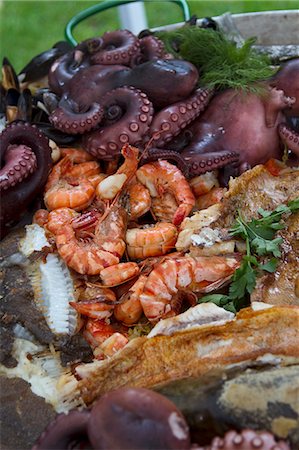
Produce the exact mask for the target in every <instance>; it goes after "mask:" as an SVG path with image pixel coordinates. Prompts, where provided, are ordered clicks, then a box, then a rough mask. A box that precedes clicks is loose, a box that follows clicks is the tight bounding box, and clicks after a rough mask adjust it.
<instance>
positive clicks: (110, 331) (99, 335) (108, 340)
mask: <svg viewBox="0 0 299 450" xmlns="http://www.w3.org/2000/svg"><path fill="white" fill-rule="evenodd" d="M83 336H84V338H85V339H86V340H87V342H88V343H89V345H90V346H91V348H92V349H93V353H94V356H95V358H96V359H103V358H104V357H105V356H106V357H107V356H108V357H109V356H112V355H113V354H114V353H115V352H117V351H118V350H120V349H121V348H123V347H124V346H125V345H126V344H127V343H128V338H127V337H126V336H124V335H123V334H122V333H119V332H117V331H115V330H114V328H113V327H112V325H110V324H108V323H107V322H105V321H104V320H95V319H91V318H90V319H88V320H87V322H86V325H85V330H84V331H83Z"/></svg>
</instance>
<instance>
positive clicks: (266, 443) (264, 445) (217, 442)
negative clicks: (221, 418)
mask: <svg viewBox="0 0 299 450" xmlns="http://www.w3.org/2000/svg"><path fill="white" fill-rule="evenodd" d="M212 449H213V450H218V449H219V450H220V449H221V450H234V449H235V450H237V449H240V450H241V449H244V450H245V449H247V450H251V449H252V450H254V449H259V450H274V449H275V450H290V446H289V445H288V444H287V443H286V442H285V441H279V442H277V441H276V440H275V438H274V436H273V434H271V433H269V432H267V431H262V432H258V431H255V430H250V429H245V430H242V431H241V432H240V433H238V432H237V431H234V430H230V431H228V432H226V433H225V435H224V437H223V438H220V437H215V438H214V439H213V440H212V442H211V445H209V446H206V447H197V450H212Z"/></svg>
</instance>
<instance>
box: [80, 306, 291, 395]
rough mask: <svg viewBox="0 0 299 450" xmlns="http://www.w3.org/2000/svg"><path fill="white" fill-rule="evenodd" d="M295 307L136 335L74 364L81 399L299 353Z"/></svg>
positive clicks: (246, 312) (248, 310)
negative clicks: (108, 353) (102, 355)
mask: <svg viewBox="0 0 299 450" xmlns="http://www.w3.org/2000/svg"><path fill="white" fill-rule="evenodd" d="M298 324H299V307H295V306H276V307H270V308H266V309H262V310H259V311H254V310H253V309H252V308H246V309H243V310H241V311H240V312H239V313H238V315H237V316H236V319H234V320H233V321H230V322H227V323H225V324H223V325H209V324H207V325H203V326H200V327H198V328H195V329H192V330H189V329H185V330H184V331H180V332H177V333H175V334H172V335H171V336H165V335H159V336H154V337H153V338H147V337H140V338H136V339H133V340H132V341H130V342H129V344H128V345H127V346H126V347H125V348H124V349H122V350H121V351H119V352H118V353H116V354H115V355H114V356H113V357H112V358H110V359H108V360H105V361H100V362H96V361H95V362H93V363H91V364H84V365H80V366H77V368H76V374H77V375H78V377H79V379H80V381H79V382H78V389H79V391H80V394H81V395H82V397H83V400H84V401H85V403H86V404H91V403H92V402H93V401H94V400H95V399H96V398H97V397H98V396H100V395H102V394H103V393H105V392H107V391H109V390H111V389H115V388H118V387H120V386H136V387H147V388H157V387H159V386H160V387H162V386H164V387H165V385H167V384H168V383H170V382H173V381H177V380H182V381H183V380H186V379H193V380H194V379H195V378H196V377H198V376H200V375H203V374H205V373H208V372H209V371H210V370H212V369H215V368H219V367H225V366H233V365H235V364H240V363H244V362H245V361H255V360H257V359H258V358H261V357H262V356H264V355H266V354H271V355H274V356H277V357H281V356H287V357H294V358H299V327H298Z"/></svg>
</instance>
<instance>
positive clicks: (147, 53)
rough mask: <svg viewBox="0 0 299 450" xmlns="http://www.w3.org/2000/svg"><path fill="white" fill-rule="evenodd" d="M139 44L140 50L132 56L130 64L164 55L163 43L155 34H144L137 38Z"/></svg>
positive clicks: (140, 62)
mask: <svg viewBox="0 0 299 450" xmlns="http://www.w3.org/2000/svg"><path fill="white" fill-rule="evenodd" d="M139 44H140V50H139V52H138V53H137V54H136V55H135V57H134V58H133V60H132V63H131V66H135V65H138V64H142V63H144V62H146V61H150V60H152V59H154V58H164V57H165V56H166V52H165V46H164V43H163V41H161V39H159V38H157V37H156V36H145V37H143V38H141V39H139Z"/></svg>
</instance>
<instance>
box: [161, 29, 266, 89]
mask: <svg viewBox="0 0 299 450" xmlns="http://www.w3.org/2000/svg"><path fill="white" fill-rule="evenodd" d="M157 36H158V37H159V38H160V39H161V40H162V41H163V42H164V44H165V47H166V49H167V51H168V52H170V53H172V54H173V55H174V56H175V57H178V58H183V59H185V60H187V61H190V62H191V63H193V64H194V65H195V66H196V67H197V69H198V70H199V73H200V80H199V84H200V85H201V86H206V87H211V88H216V89H224V88H234V89H242V90H245V91H250V92H254V93H259V92H260V91H261V86H256V85H254V83H256V82H260V81H263V80H266V79H268V78H269V77H271V76H272V75H273V74H274V69H272V68H271V66H270V59H269V58H268V57H267V56H266V55H262V54H259V53H257V52H256V51H255V50H254V49H253V48H252V45H253V44H254V42H255V39H254V38H250V39H247V40H246V41H245V43H244V45H243V46H242V47H237V46H236V45H235V43H233V42H231V41H229V40H228V39H227V38H226V37H225V36H224V35H223V34H222V33H220V32H216V31H214V30H211V29H203V28H199V27H197V26H190V25H188V26H183V27H182V28H180V29H178V30H174V31H162V32H159V33H157Z"/></svg>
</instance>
